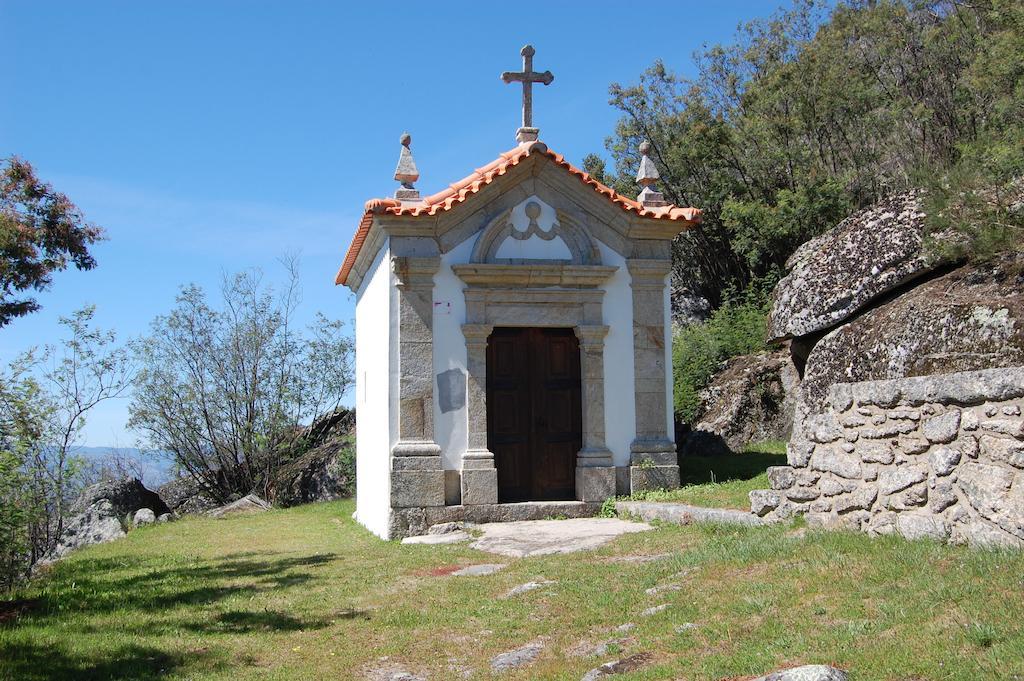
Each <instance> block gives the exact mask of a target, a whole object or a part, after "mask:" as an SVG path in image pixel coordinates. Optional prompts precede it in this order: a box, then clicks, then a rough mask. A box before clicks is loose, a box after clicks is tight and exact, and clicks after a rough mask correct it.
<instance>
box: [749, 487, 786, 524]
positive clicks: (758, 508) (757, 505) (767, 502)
mask: <svg viewBox="0 0 1024 681" xmlns="http://www.w3.org/2000/svg"><path fill="white" fill-rule="evenodd" d="M747 496H748V498H749V499H750V512H751V513H753V514H754V515H756V516H758V517H761V518H763V517H764V516H766V515H768V514H769V513H771V512H772V511H774V510H775V509H776V508H778V506H779V503H781V501H782V498H781V497H780V496H779V493H778V492H776V491H775V490H773V489H755V490H751V491H750V493H749V494H747Z"/></svg>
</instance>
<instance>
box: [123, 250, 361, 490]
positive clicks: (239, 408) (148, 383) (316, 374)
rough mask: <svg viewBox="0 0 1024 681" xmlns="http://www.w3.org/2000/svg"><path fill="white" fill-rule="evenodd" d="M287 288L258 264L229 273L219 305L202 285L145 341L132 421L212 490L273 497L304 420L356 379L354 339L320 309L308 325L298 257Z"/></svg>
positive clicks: (328, 408) (331, 406) (329, 405)
mask: <svg viewBox="0 0 1024 681" xmlns="http://www.w3.org/2000/svg"><path fill="white" fill-rule="evenodd" d="M286 265H287V269H288V272H289V283H288V285H287V286H286V287H285V288H284V290H283V291H282V292H281V294H280V295H275V293H274V291H273V289H272V288H271V287H268V286H264V285H263V284H262V282H261V276H260V274H259V273H258V272H254V271H250V272H244V273H240V274H236V275H234V276H230V277H226V278H225V280H224V282H223V285H222V287H221V298H222V301H221V303H222V304H221V305H220V307H219V309H214V308H213V307H211V306H210V304H209V303H208V302H207V299H206V295H205V293H204V292H203V290H202V289H201V288H199V287H198V286H195V285H191V286H186V287H184V288H183V289H182V291H181V293H180V294H179V295H178V298H177V304H176V306H175V308H174V309H173V310H172V311H171V313H170V314H168V315H166V316H160V317H158V318H157V319H156V320H155V321H154V322H153V326H152V332H151V333H150V335H149V336H148V337H147V338H145V339H144V340H143V341H142V342H141V343H140V344H139V346H138V355H139V358H140V362H141V366H142V370H141V372H140V375H139V380H138V381H137V385H136V388H135V391H134V394H133V398H132V403H131V407H130V411H131V419H130V422H129V425H130V426H131V427H133V428H135V429H136V430H138V431H140V432H141V433H143V434H144V435H145V437H146V438H147V439H148V441H149V444H150V445H151V446H152V448H154V449H160V450H165V451H169V452H172V453H173V454H174V456H175V459H176V461H177V463H178V464H179V466H180V467H181V468H182V469H183V470H184V471H185V472H187V473H188V474H189V475H190V476H191V477H192V478H193V479H195V480H196V481H197V482H198V483H199V484H200V485H201V486H202V487H203V488H204V489H205V490H206V491H207V492H208V493H209V494H210V495H212V496H213V497H214V498H216V499H219V500H221V501H228V500H230V499H231V498H233V497H236V496H238V495H242V494H247V493H249V492H253V491H256V492H259V493H261V494H263V495H264V496H266V494H267V486H268V484H269V483H270V480H271V478H272V475H273V473H274V471H275V470H276V468H277V467H278V466H279V465H280V464H281V463H283V462H284V461H283V460H284V459H285V458H286V457H287V456H288V455H289V453H290V452H292V451H294V449H295V447H296V444H297V441H298V440H299V438H300V437H301V434H302V427H301V426H302V425H303V424H308V423H310V422H312V421H313V420H314V419H315V418H316V417H318V416H320V415H323V414H326V413H329V412H332V411H334V410H335V409H336V408H337V407H338V405H339V403H340V401H341V398H342V396H343V395H344V393H345V392H346V390H348V388H349V386H350V385H351V383H352V354H353V350H352V342H351V340H350V339H349V338H347V337H345V336H344V335H342V328H343V325H342V323H341V322H339V321H330V320H328V319H327V318H326V317H324V316H323V315H318V316H317V319H316V322H315V323H314V324H313V325H312V326H311V327H310V328H309V329H308V330H307V331H306V332H305V333H301V332H300V331H299V330H296V329H295V328H294V326H293V319H292V318H293V315H294V312H295V308H296V305H297V304H298V301H299V290H298V284H297V272H296V268H295V263H294V261H291V262H288V263H286Z"/></svg>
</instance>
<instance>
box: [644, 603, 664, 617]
mask: <svg viewBox="0 0 1024 681" xmlns="http://www.w3.org/2000/svg"><path fill="white" fill-rule="evenodd" d="M667 609H668V603H662V604H661V605H655V606H653V607H650V608H647V609H646V610H644V611H643V612H641V613H640V615H641V616H642V617H650V616H651V615H657V614H658V613H659V612H662V611H663V610H667Z"/></svg>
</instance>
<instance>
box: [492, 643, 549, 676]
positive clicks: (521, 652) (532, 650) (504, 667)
mask: <svg viewBox="0 0 1024 681" xmlns="http://www.w3.org/2000/svg"><path fill="white" fill-rule="evenodd" d="M542 650H544V644H543V643H541V642H540V641H533V642H532V643H527V644H526V645H525V646H522V647H520V648H516V649H515V650H510V651H508V652H507V653H501V654H500V655H495V656H494V657H493V658H492V659H491V671H494V672H504V671H508V670H510V669H518V668H519V667H522V666H525V665H528V664H530V663H532V662H533V661H534V660H536V659H537V656H538V655H540V651H542Z"/></svg>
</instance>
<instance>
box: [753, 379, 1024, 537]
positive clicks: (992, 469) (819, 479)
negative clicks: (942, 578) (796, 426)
mask: <svg viewBox="0 0 1024 681" xmlns="http://www.w3.org/2000/svg"><path fill="white" fill-rule="evenodd" d="M1022 410H1024V367H1014V368H1010V369H988V370H984V371H968V372H961V373H955V374H943V375H939V376H923V377H917V378H904V379H896V380H888V381H865V382H862V383H844V384H837V385H834V386H832V388H831V390H830V393H829V399H828V406H827V408H826V410H825V412H824V413H822V414H817V415H814V416H812V417H811V418H809V419H808V420H807V422H806V423H805V424H804V425H803V432H804V433H805V434H806V436H807V442H805V443H803V444H794V445H791V446H794V447H799V448H800V451H791V452H789V461H790V462H791V463H793V464H796V465H791V466H776V467H773V468H770V469H768V480H769V484H770V485H771V489H768V490H756V491H754V492H751V493H750V501H751V511H752V512H753V513H755V514H756V515H758V516H761V517H763V518H766V519H769V520H778V519H786V518H791V517H793V516H795V515H805V516H806V519H807V522H808V524H810V525H814V526H820V527H827V528H841V529H850V530H860V531H864V532H868V533H870V534H878V535H883V534H900V535H902V536H904V537H906V538H908V539H918V538H922V537H927V538H932V539H938V540H941V541H950V542H954V543H968V544H972V545H986V546H991V545H996V546H1013V547H1024V418H1022V416H1021V414H1022Z"/></svg>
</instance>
